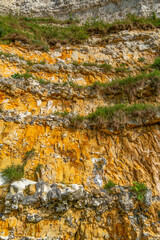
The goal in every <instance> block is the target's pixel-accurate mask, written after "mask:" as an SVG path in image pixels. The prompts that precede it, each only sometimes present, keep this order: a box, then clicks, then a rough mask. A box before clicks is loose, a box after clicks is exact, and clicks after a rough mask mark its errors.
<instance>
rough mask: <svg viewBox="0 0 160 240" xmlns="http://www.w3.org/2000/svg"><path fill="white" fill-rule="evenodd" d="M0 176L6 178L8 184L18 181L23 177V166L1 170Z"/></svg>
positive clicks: (13, 166)
mask: <svg viewBox="0 0 160 240" xmlns="http://www.w3.org/2000/svg"><path fill="white" fill-rule="evenodd" d="M2 175H3V176H5V177H7V178H8V180H9V181H10V182H13V181H17V180H20V179H21V178H22V177H23V176H24V165H14V164H12V165H11V166H8V167H6V168H5V169H3V170H2Z"/></svg>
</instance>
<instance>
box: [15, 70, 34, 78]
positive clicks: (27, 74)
mask: <svg viewBox="0 0 160 240" xmlns="http://www.w3.org/2000/svg"><path fill="white" fill-rule="evenodd" d="M11 77H12V78H14V79H20V78H25V79H29V78H34V77H33V75H32V74H30V73H29V72H25V73H14V74H13V75H11Z"/></svg>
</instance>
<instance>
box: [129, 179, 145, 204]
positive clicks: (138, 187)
mask: <svg viewBox="0 0 160 240" xmlns="http://www.w3.org/2000/svg"><path fill="white" fill-rule="evenodd" d="M131 191H133V192H134V193H135V194H136V195H137V200H139V201H141V202H142V201H143V200H144V195H145V193H146V191H147V187H146V185H145V184H144V183H139V182H134V181H133V186H132V187H131Z"/></svg>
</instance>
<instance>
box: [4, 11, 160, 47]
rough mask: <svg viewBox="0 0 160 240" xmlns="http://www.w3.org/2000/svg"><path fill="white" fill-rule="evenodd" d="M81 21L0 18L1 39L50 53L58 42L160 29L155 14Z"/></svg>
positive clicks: (159, 23)
mask: <svg viewBox="0 0 160 240" xmlns="http://www.w3.org/2000/svg"><path fill="white" fill-rule="evenodd" d="M78 22H79V21H78V20H77V19H73V18H70V19H68V20H66V21H59V20H56V19H53V18H51V17H50V18H29V17H22V16H19V17H15V16H12V15H9V16H0V40H1V41H3V42H5V43H10V42H15V41H17V40H18V41H21V42H23V43H25V44H27V45H28V46H29V47H30V49H33V48H34V49H39V50H43V51H48V50H49V47H50V46H54V45H56V43H58V42H61V44H66V43H72V44H74V43H80V42H82V41H84V40H87V39H88V38H89V37H90V36H92V35H94V34H99V35H101V36H102V35H103V36H104V35H107V34H109V33H114V32H118V31H121V30H132V29H134V30H135V29H149V28H154V27H159V26H160V19H159V18H157V17H155V15H153V16H152V17H149V18H144V17H136V16H134V15H128V16H127V18H126V19H124V20H119V21H115V22H114V23H107V22H103V21H101V20H91V21H87V22H86V23H84V24H82V25H78V24H77V23H78ZM53 23H54V24H53ZM56 24H58V25H56ZM61 25H63V26H61Z"/></svg>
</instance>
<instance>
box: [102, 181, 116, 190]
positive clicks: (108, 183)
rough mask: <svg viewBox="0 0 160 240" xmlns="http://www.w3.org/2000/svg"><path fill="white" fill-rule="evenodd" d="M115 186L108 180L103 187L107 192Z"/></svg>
mask: <svg viewBox="0 0 160 240" xmlns="http://www.w3.org/2000/svg"><path fill="white" fill-rule="evenodd" d="M115 186H116V184H115V183H114V182H112V181H111V180H109V181H108V182H107V183H106V184H105V186H104V189H107V190H110V189H111V188H113V187H115Z"/></svg>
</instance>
